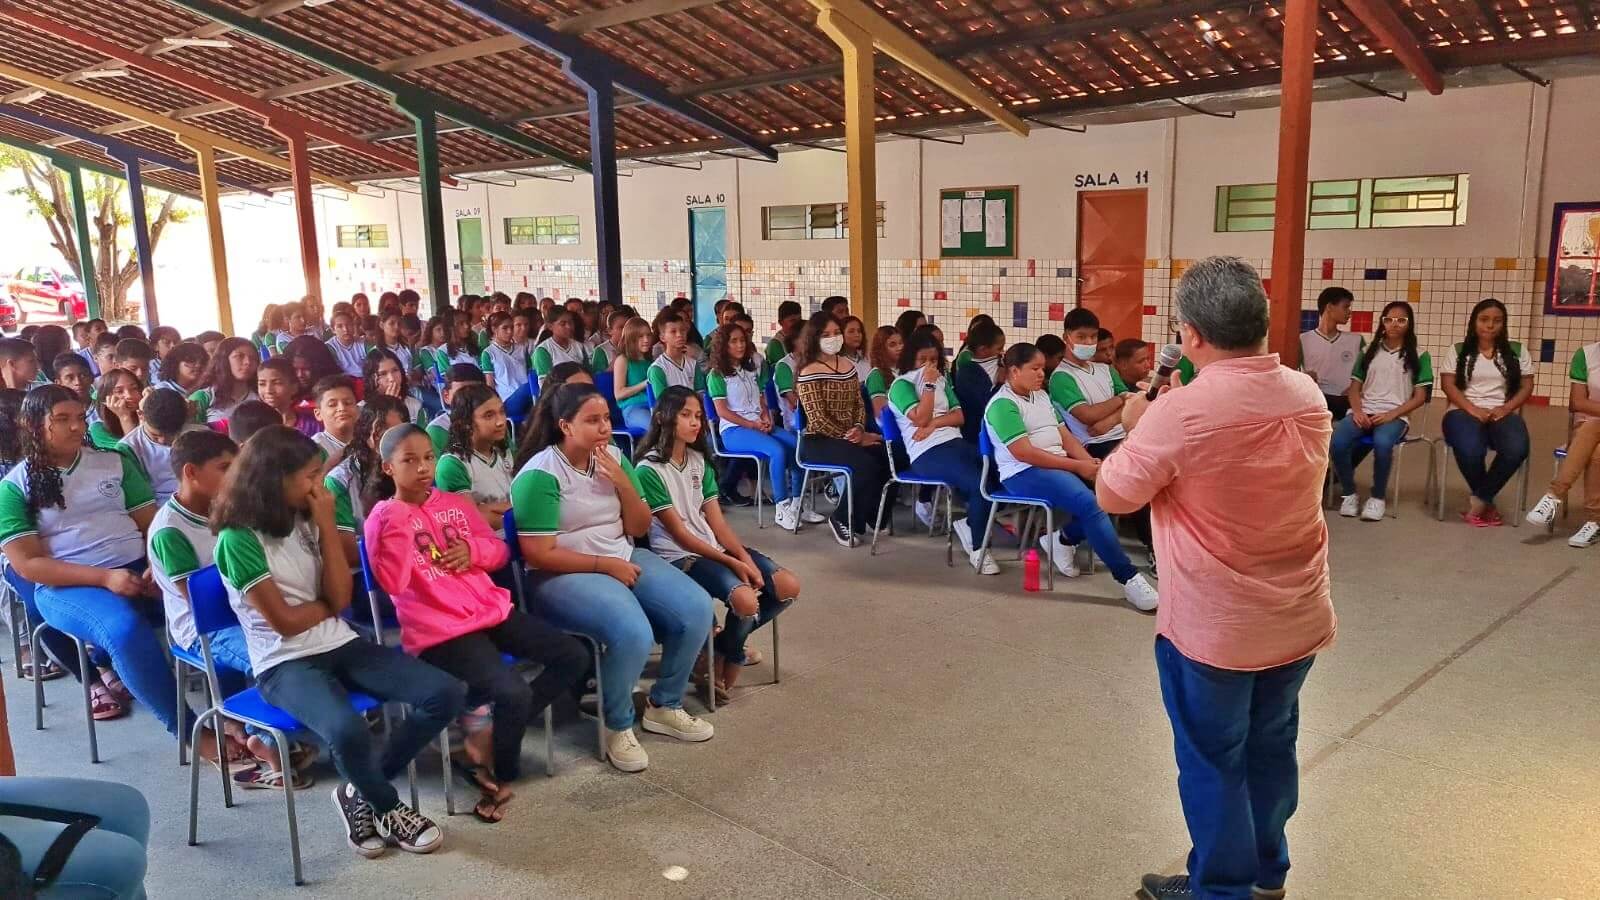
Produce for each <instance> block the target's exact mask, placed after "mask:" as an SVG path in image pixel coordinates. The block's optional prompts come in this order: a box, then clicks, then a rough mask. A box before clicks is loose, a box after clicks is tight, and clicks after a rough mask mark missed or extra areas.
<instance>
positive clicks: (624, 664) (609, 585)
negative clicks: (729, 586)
mask: <svg viewBox="0 0 1600 900" xmlns="http://www.w3.org/2000/svg"><path fill="white" fill-rule="evenodd" d="M629 560H630V561H632V562H633V564H634V565H636V566H638V567H639V580H638V581H636V582H634V584H633V587H632V588H629V587H628V586H627V585H625V584H623V583H622V582H620V581H618V580H616V579H615V578H612V577H611V576H610V575H602V574H599V573H588V572H584V573H577V574H572V575H549V574H541V573H539V572H538V571H534V572H532V573H530V574H531V575H532V592H533V598H534V600H535V602H536V603H537V604H538V605H537V611H538V614H539V615H541V616H542V617H543V618H544V619H545V620H547V621H549V622H551V623H552V624H554V625H555V626H556V627H558V628H562V629H565V630H567V631H572V632H576V633H578V634H582V635H587V636H588V637H590V638H593V639H594V640H596V641H599V642H600V644H602V645H603V647H604V650H603V652H602V653H601V655H600V676H601V680H602V681H603V682H604V683H605V684H604V688H605V693H604V696H603V698H602V699H603V700H604V702H605V707H606V727H607V728H609V729H611V730H612V731H622V730H623V729H625V728H632V727H633V686H634V684H636V683H637V682H638V681H639V675H640V673H642V672H643V671H644V664H645V662H646V661H647V660H648V659H649V658H650V648H651V647H653V646H655V644H656V641H657V640H658V639H659V641H660V643H661V670H660V673H659V674H658V675H657V676H656V683H655V686H654V687H652V688H651V689H650V702H651V703H654V704H655V705H656V706H659V707H663V708H666V709H677V708H680V707H682V706H683V692H684V689H685V687H687V685H688V683H689V675H690V673H691V672H692V671H693V670H694V661H695V657H697V656H698V655H699V654H700V648H702V647H704V646H705V645H706V635H708V634H710V633H711V621H712V614H711V598H710V597H709V596H707V595H706V592H705V591H704V590H703V589H702V588H701V587H700V586H699V585H698V584H695V583H694V581H693V580H692V579H690V578H689V576H687V575H685V574H683V573H682V572H680V571H678V570H677V569H675V568H673V567H672V565H671V564H670V563H668V562H666V561H665V560H663V559H662V558H661V557H659V556H656V555H655V554H654V553H651V552H650V551H649V550H639V549H637V548H636V549H635V550H634V551H633V553H632V554H631V555H630V556H629Z"/></svg>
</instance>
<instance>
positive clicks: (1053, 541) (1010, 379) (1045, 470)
mask: <svg viewBox="0 0 1600 900" xmlns="http://www.w3.org/2000/svg"><path fill="white" fill-rule="evenodd" d="M1005 368H1006V373H1007V374H1006V383H1005V384H1003V385H1001V386H1000V390H998V391H996V392H995V395H994V398H993V399H992V400H990V401H989V406H988V408H987V409H986V410H985V411H984V414H983V419H984V427H986V428H988V429H989V437H990V439H991V441H992V442H993V444H994V459H995V465H996V467H997V468H998V469H999V475H1000V481H1001V483H1002V484H1004V485H1005V488H1006V490H1008V491H1011V492H1013V493H1017V494H1022V495H1025V496H1029V497H1042V498H1047V499H1049V500H1050V501H1051V505H1052V506H1054V507H1055V508H1056V509H1058V510H1063V511H1065V512H1066V513H1067V514H1068V515H1069V516H1070V518H1068V520H1067V522H1066V524H1065V525H1063V526H1062V528H1061V531H1060V533H1059V534H1055V535H1050V534H1046V535H1041V536H1040V538H1039V548H1040V550H1042V551H1043V552H1044V554H1045V556H1047V557H1048V558H1049V560H1050V562H1051V563H1053V564H1054V565H1055V567H1056V571H1057V572H1060V573H1061V574H1062V575H1065V576H1066V577H1068V578H1075V577H1077V575H1078V567H1077V563H1076V562H1075V561H1074V560H1073V555H1074V552H1075V548H1076V547H1077V545H1078V543H1079V542H1080V541H1082V540H1083V539H1085V538H1087V539H1088V541H1089V545H1090V546H1091V547H1093V548H1094V551H1095V553H1096V554H1097V555H1098V556H1099V557H1100V559H1101V560H1102V561H1103V562H1105V564H1106V566H1107V568H1109V569H1110V570H1111V577H1113V578H1115V579H1116V580H1117V583H1118V584H1120V585H1122V591H1123V596H1124V597H1126V598H1127V600H1128V603H1130V604H1132V606H1133V608H1134V609H1137V610H1141V611H1144V612H1148V611H1150V610H1152V609H1155V608H1156V603H1157V600H1158V598H1157V595H1156V589H1155V587H1154V586H1153V585H1151V584H1150V582H1149V580H1148V579H1146V578H1145V577H1144V575H1142V574H1140V572H1139V570H1138V569H1135V568H1134V567H1133V563H1132V562H1130V561H1129V560H1128V554H1127V553H1126V552H1124V551H1123V549H1122V543H1121V542H1120V541H1118V540H1117V532H1116V529H1114V528H1113V527H1112V526H1111V518H1110V517H1109V516H1107V515H1106V514H1105V511H1104V510H1102V509H1101V508H1100V506H1099V504H1098V503H1096V501H1095V497H1094V491H1093V490H1092V489H1090V488H1089V487H1088V486H1087V485H1086V484H1085V483H1084V482H1086V481H1093V480H1094V476H1095V473H1097V472H1098V471H1099V470H1100V460H1098V459H1095V458H1094V457H1093V456H1091V455H1090V454H1089V451H1088V450H1085V449H1084V447H1083V445H1082V444H1080V443H1078V439H1077V438H1074V437H1073V436H1072V433H1071V432H1069V431H1067V428H1066V426H1065V425H1064V424H1062V421H1061V415H1060V414H1059V413H1058V412H1057V411H1056V407H1055V404H1054V403H1053V402H1051V400H1050V395H1049V394H1047V393H1045V390H1044V374H1045V373H1044V354H1042V353H1040V352H1039V349H1038V348H1037V347H1035V346H1034V345H1032V344H1026V343H1023V344H1013V345H1012V346H1011V349H1009V350H1007V351H1006V358H1005Z"/></svg>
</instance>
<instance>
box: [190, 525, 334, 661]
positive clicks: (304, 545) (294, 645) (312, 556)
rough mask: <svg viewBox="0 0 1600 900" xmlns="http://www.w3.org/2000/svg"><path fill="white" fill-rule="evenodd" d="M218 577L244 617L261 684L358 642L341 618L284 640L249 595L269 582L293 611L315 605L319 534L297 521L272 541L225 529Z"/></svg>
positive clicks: (257, 534)
mask: <svg viewBox="0 0 1600 900" xmlns="http://www.w3.org/2000/svg"><path fill="white" fill-rule="evenodd" d="M214 552H215V554H216V560H217V571H218V572H219V573H221V575H222V584H223V586H224V587H225V588H227V591H228V605H230V606H232V607H233V612H234V615H236V616H238V617H239V626H240V628H241V629H242V630H243V631H244V642H245V647H246V649H247V650H248V651H249V653H250V670H251V671H252V672H254V673H255V676H256V677H257V678H260V677H261V676H262V675H263V674H265V673H266V671H267V670H268V669H271V668H272V667H273V666H276V665H278V664H279V663H284V662H288V661H290V660H293V659H303V658H305V657H308V656H316V655H317V654H319V653H327V652H328V651H330V650H336V649H338V648H340V647H343V646H344V645H345V644H348V643H350V642H351V641H353V640H355V639H356V633H355V632H354V631H352V630H351V628H350V626H349V625H347V624H345V623H344V620H342V619H340V618H339V617H338V616H333V617H330V618H327V619H323V620H322V621H321V622H318V623H317V624H315V625H313V626H311V627H310V628H308V629H306V630H305V631H302V632H300V633H299V634H297V635H293V636H290V635H285V634H280V633H279V632H278V631H277V630H276V629H274V628H273V627H272V626H271V625H270V624H268V623H267V619H266V617H265V616H263V615H261V613H260V612H258V611H257V610H256V608H255V607H254V606H251V605H250V601H249V600H247V599H246V595H247V594H249V593H250V590H251V589H252V588H254V587H255V586H256V585H258V584H260V583H261V582H263V581H266V580H267V579H268V578H271V579H272V583H273V584H274V585H276V586H277V588H278V593H279V594H281V595H282V596H283V602H284V603H286V604H288V605H289V606H303V605H305V604H307V603H315V602H316V601H317V600H318V598H319V597H320V596H321V592H322V545H321V542H320V540H319V539H318V536H317V528H316V526H315V525H313V524H311V522H310V521H309V520H307V519H306V518H304V517H303V516H302V517H298V518H297V519H296V521H295V526H294V530H292V531H290V532H289V534H288V536H287V537H281V538H278V537H273V536H271V535H268V534H263V533H261V532H259V531H255V530H253V529H249V528H224V529H222V533H221V534H218V535H217V545H216V549H215V551H214Z"/></svg>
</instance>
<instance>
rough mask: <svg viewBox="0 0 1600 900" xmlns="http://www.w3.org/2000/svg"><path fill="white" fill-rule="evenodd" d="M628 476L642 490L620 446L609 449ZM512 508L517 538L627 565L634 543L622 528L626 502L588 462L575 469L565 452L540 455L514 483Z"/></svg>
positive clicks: (549, 450) (553, 450)
mask: <svg viewBox="0 0 1600 900" xmlns="http://www.w3.org/2000/svg"><path fill="white" fill-rule="evenodd" d="M605 452H607V453H610V454H611V457H612V458H613V459H615V460H616V461H617V462H618V463H619V464H620V465H621V466H622V471H623V473H625V474H626V475H627V477H628V478H629V479H631V480H632V481H633V485H634V488H635V489H637V488H638V487H639V476H638V474H637V473H636V472H635V471H634V468H633V464H632V463H630V462H628V458H627V457H626V456H624V455H623V454H622V451H621V450H618V449H617V448H616V447H614V446H607V447H606V448H605ZM511 505H512V508H513V509H514V510H515V511H516V513H515V515H516V522H517V534H518V535H521V536H524V537H540V536H554V537H555V539H556V546H558V547H561V548H562V549H565V550H571V551H573V552H575V553H588V554H592V555H594V556H609V557H613V558H615V559H627V558H628V557H629V556H630V555H632V553H633V540H632V539H631V538H629V537H628V535H627V532H625V531H624V530H623V528H622V501H621V500H620V499H618V497H617V491H616V488H615V487H614V486H613V485H612V483H611V480H610V479H608V478H606V477H605V476H604V475H602V474H601V473H600V471H599V469H598V468H596V466H595V464H594V460H588V461H587V465H585V466H584V467H583V468H582V469H579V468H577V467H575V466H574V465H573V464H572V463H571V462H570V461H569V460H568V459H567V455H566V454H565V453H562V452H561V448H560V447H559V446H554V445H552V446H549V447H546V448H544V449H543V450H541V451H539V452H538V453H537V454H535V455H534V457H533V458H532V459H530V460H528V462H527V463H526V464H525V465H523V467H522V471H520V472H518V473H517V477H516V478H514V479H512V481H511Z"/></svg>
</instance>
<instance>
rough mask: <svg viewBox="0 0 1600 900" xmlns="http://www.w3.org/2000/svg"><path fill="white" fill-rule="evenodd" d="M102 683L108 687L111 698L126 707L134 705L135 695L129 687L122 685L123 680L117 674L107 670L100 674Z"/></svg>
mask: <svg viewBox="0 0 1600 900" xmlns="http://www.w3.org/2000/svg"><path fill="white" fill-rule="evenodd" d="M100 683H101V684H103V685H105V686H106V690H108V691H110V692H111V696H113V697H116V698H117V700H118V701H119V702H121V703H123V704H124V705H128V706H131V705H133V694H132V693H130V692H129V691H128V686H127V685H125V684H123V683H122V678H121V677H120V676H118V675H117V673H116V672H114V671H112V670H110V669H107V670H105V671H104V672H101V673H100Z"/></svg>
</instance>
